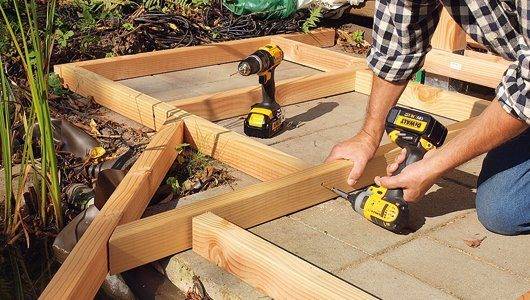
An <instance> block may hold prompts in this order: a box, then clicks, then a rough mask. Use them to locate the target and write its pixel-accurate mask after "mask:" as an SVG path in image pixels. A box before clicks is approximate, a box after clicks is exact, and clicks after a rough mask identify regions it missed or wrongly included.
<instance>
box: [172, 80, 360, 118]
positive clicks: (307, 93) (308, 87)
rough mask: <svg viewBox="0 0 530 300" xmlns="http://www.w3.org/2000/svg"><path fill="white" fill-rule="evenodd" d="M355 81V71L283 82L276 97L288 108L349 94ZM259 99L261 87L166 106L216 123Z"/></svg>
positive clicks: (278, 84) (232, 115) (277, 90)
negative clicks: (297, 104)
mask: <svg viewBox="0 0 530 300" xmlns="http://www.w3.org/2000/svg"><path fill="white" fill-rule="evenodd" d="M354 79H355V71H354V70H342V71H331V72H324V73H321V74H315V75H310V76H302V77H297V78H292V79H287V80H282V81H280V82H278V83H277V85H276V96H277V100H278V102H279V103H280V104H281V105H289V104H294V103H299V102H304V101H310V100H314V99H319V98H324V97H329V96H333V95H338V94H342V93H347V92H352V91H353V88H354ZM261 97H262V95H261V86H251V87H244V88H240V89H235V90H231V91H226V92H219V93H214V94H210V95H201V96H197V97H193V98H188V99H181V100H174V101H170V102H168V103H169V104H171V105H173V106H175V107H176V108H179V109H182V110H185V111H187V112H190V113H192V114H194V115H197V116H200V117H203V118H205V119H207V120H210V121H218V120H222V119H226V118H231V117H236V116H241V115H244V114H247V113H248V110H249V108H250V106H251V105H253V104H255V103H257V102H259V101H261Z"/></svg>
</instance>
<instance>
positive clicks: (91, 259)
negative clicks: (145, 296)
mask: <svg viewBox="0 0 530 300" xmlns="http://www.w3.org/2000/svg"><path fill="white" fill-rule="evenodd" d="M183 129H184V126H183V123H182V122H179V123H175V124H171V125H168V126H166V127H164V128H163V129H162V130H161V131H160V132H159V133H158V134H157V135H156V136H155V137H154V138H153V140H152V141H151V142H150V143H149V145H148V146H147V149H146V150H144V152H143V153H142V154H141V155H140V157H139V158H138V161H137V162H136V163H135V164H134V166H133V167H132V168H131V170H130V171H129V172H128V173H127V175H126V176H125V177H124V179H123V180H122V182H121V183H120V184H119V185H118V187H117V188H116V191H115V192H114V193H113V194H112V196H111V197H110V198H109V199H108V201H107V203H105V205H104V206H103V208H102V210H101V211H100V212H99V214H98V215H97V216H96V218H95V219H94V221H93V222H92V224H90V226H89V228H88V229H87V231H86V232H85V233H84V234H83V236H82V237H81V239H80V240H79V242H78V243H77V244H76V245H75V247H74V249H73V250H72V252H71V253H70V255H68V257H67V258H66V260H65V261H64V263H63V264H62V266H61V267H60V268H59V270H58V271H57V273H56V274H55V275H54V277H53V278H52V280H51V281H50V283H49V284H48V285H47V287H46V289H45V290H44V292H43V293H42V295H41V296H40V298H41V299H87V298H91V297H93V296H94V295H95V294H96V292H97V290H98V289H99V287H100V286H101V283H102V282H103V280H104V279H105V276H106V275H107V273H108V252H107V251H108V248H107V244H108V240H109V238H110V236H111V234H112V232H113V231H114V229H115V228H116V226H117V225H119V224H123V223H127V222H130V221H132V220H135V219H138V218H139V217H140V216H141V214H142V213H143V211H144V209H145V207H146V206H147V204H148V203H149V201H150V200H151V197H152V196H153V194H154V193H155V192H156V189H157V188H158V186H159V185H160V182H161V181H162V179H163V178H164V176H165V174H166V173H167V171H168V170H169V167H170V165H171V163H172V162H173V161H174V160H175V158H176V156H177V150H176V147H177V146H178V145H179V144H181V143H182V141H183Z"/></svg>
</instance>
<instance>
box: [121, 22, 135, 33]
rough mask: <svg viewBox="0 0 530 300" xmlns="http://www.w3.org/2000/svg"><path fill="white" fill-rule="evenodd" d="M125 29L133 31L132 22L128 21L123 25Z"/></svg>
mask: <svg viewBox="0 0 530 300" xmlns="http://www.w3.org/2000/svg"><path fill="white" fill-rule="evenodd" d="M121 27H123V28H124V29H125V30H127V31H131V30H133V29H134V25H133V24H132V23H129V22H126V23H123V24H122V25H121Z"/></svg>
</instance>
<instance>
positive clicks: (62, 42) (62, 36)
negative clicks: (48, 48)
mask: <svg viewBox="0 0 530 300" xmlns="http://www.w3.org/2000/svg"><path fill="white" fill-rule="evenodd" d="M55 34H56V35H57V44H59V46H60V47H61V48H66V46H67V45H68V40H69V39H70V38H71V37H73V36H74V32H73V31H72V30H68V31H66V32H63V31H62V30H61V29H57V30H56V31H55Z"/></svg>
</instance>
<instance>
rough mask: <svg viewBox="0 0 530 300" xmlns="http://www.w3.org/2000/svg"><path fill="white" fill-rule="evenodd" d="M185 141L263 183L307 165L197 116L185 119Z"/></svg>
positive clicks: (307, 165) (302, 168)
mask: <svg viewBox="0 0 530 300" xmlns="http://www.w3.org/2000/svg"><path fill="white" fill-rule="evenodd" d="M183 120H184V122H185V124H186V128H185V140H186V142H187V143H189V144H191V145H192V146H193V147H194V148H195V149H197V150H199V152H201V153H203V154H206V155H209V156H211V157H213V158H215V159H217V160H218V161H221V162H224V163H226V164H228V165H230V166H232V167H233V168H235V169H238V170H240V171H242V172H245V173H247V174H248V175H250V176H252V177H254V178H257V179H259V180H262V181H265V180H270V179H275V178H280V177H283V176H286V175H288V174H291V173H293V172H296V171H300V170H304V169H305V168H307V167H309V166H310V164H308V163H306V162H304V161H303V160H301V159H299V158H296V157H294V156H291V155H289V154H286V153H284V152H282V151H280V150H277V149H274V148H272V147H270V146H267V145H265V144H262V143H260V142H258V141H255V140H252V139H250V138H248V137H246V136H243V135H241V134H238V133H236V132H233V131H231V130H229V129H226V128H224V127H222V126H219V125H217V124H214V123H211V122H209V121H207V120H205V119H203V118H200V117H197V116H188V117H185V118H184V119H183Z"/></svg>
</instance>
